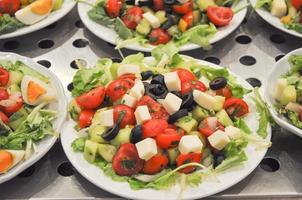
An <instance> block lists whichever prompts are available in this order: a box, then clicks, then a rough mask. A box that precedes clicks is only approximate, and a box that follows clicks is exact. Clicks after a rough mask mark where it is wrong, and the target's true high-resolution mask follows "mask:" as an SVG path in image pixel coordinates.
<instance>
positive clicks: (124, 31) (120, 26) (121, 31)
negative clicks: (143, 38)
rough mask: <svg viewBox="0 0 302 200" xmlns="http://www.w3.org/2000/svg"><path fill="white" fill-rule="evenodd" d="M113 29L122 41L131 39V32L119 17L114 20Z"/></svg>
mask: <svg viewBox="0 0 302 200" xmlns="http://www.w3.org/2000/svg"><path fill="white" fill-rule="evenodd" d="M114 29H115V31H116V33H117V34H118V36H119V37H120V38H121V39H123V40H126V39H130V38H132V37H133V33H132V31H131V30H130V29H129V28H127V27H126V25H125V24H124V22H123V21H122V20H121V18H119V17H118V18H116V20H115V26H114Z"/></svg>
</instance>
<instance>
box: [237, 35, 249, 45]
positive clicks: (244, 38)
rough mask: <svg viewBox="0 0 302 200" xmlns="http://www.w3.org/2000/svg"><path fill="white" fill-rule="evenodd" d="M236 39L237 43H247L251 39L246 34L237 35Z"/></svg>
mask: <svg viewBox="0 0 302 200" xmlns="http://www.w3.org/2000/svg"><path fill="white" fill-rule="evenodd" d="M236 41H237V42H238V43H239V44H248V43H250V42H251V41H252V38H250V37H249V36H247V35H239V36H237V37H236Z"/></svg>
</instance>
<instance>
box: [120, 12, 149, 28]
mask: <svg viewBox="0 0 302 200" xmlns="http://www.w3.org/2000/svg"><path fill="white" fill-rule="evenodd" d="M143 13H144V11H143V10H142V9H141V8H140V7H138V6H133V7H131V8H129V9H128V10H127V11H126V14H125V15H124V16H123V17H122V20H123V22H124V24H125V25H126V26H127V27H128V28H130V29H133V30H134V29H135V28H136V26H137V24H138V23H139V21H140V20H141V19H142V18H143Z"/></svg>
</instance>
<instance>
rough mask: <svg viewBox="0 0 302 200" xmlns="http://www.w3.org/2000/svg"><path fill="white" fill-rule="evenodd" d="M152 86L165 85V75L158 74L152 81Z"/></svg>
mask: <svg viewBox="0 0 302 200" xmlns="http://www.w3.org/2000/svg"><path fill="white" fill-rule="evenodd" d="M151 84H161V85H165V78H164V76H163V75H161V74H157V75H155V76H154V77H153V79H152V80H151Z"/></svg>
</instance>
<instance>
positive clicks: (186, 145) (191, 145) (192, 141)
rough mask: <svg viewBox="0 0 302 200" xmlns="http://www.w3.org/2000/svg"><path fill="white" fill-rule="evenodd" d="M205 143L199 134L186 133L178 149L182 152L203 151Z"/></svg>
mask: <svg viewBox="0 0 302 200" xmlns="http://www.w3.org/2000/svg"><path fill="white" fill-rule="evenodd" d="M202 148H203V144H202V142H201V141H200V139H199V137H198V136H197V135H185V136H183V137H182V138H181V140H180V142H179V145H178V150H179V151H180V153H182V154H188V153H201V151H202Z"/></svg>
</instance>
